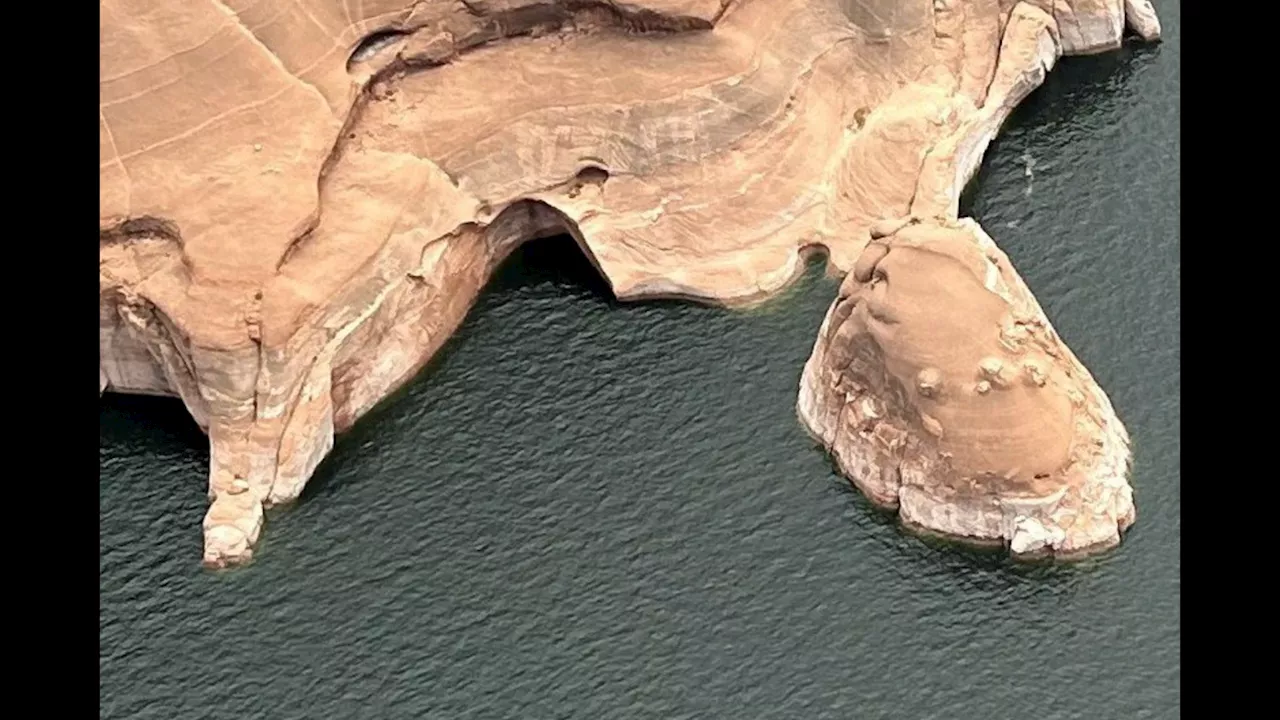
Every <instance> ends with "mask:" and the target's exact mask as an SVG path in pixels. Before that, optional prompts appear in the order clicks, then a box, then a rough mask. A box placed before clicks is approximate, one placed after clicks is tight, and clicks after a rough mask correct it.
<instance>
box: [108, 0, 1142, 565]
mask: <svg viewBox="0 0 1280 720" xmlns="http://www.w3.org/2000/svg"><path fill="white" fill-rule="evenodd" d="M1126 22H1128V23H1129V24H1130V25H1131V26H1133V27H1134V29H1136V30H1137V31H1138V32H1139V33H1141V34H1143V35H1144V36H1146V37H1154V36H1155V35H1157V34H1158V32H1159V26H1158V23H1157V22H1156V20H1155V16H1154V14H1153V13H1151V12H1150V7H1149V5H1148V4H1147V3H1146V2H1144V1H1143V0H1134V1H1132V2H1122V1H1121V0H1115V1H1114V2H1108V1H1107V0H1069V1H1068V0H1056V1H1054V2H1050V0H1034V1H1033V0H1024V1H1022V2H1014V1H1012V0H933V1H929V0H862V1H858V0H737V1H731V0H634V1H630V2H625V3H623V2H606V1H604V0H475V1H473V2H467V3H460V2H456V0H448V1H446V0H425V1H419V2H407V1H406V0H366V1H365V2H362V3H349V2H339V0H297V1H294V2H283V0H281V1H278V2H277V1H275V0H272V1H270V2H246V1H244V0H234V1H229V2H217V3H208V4H199V3H196V4H190V3H172V2H159V1H158V0H103V2H102V3H101V27H100V36H101V51H100V53H101V54H100V60H101V63H100V65H101V69H100V83H99V85H100V94H101V104H100V114H99V120H100V123H99V127H100V142H99V149H100V155H99V162H100V180H101V194H100V235H101V238H100V250H99V258H100V281H99V292H100V298H101V299H100V348H101V354H100V363H99V389H100V391H113V392H125V393H128V392H137V393H155V394H167V395H174V396H177V397H179V398H181V399H182V401H183V402H184V403H185V405H186V406H187V408H188V409H189V410H190V411H191V413H192V415H193V417H195V419H196V420H197V422H198V423H199V424H200V426H201V427H202V428H205V429H206V430H207V432H208V434H209V438H210V445H211V467H210V473H209V493H210V497H211V501H212V505H211V507H210V509H209V512H208V514H207V515H206V517H205V521H204V529H205V562H206V563H207V564H209V565H211V566H218V567H221V566H224V565H227V564H231V563H236V562H242V561H244V560H246V559H248V558H249V557H251V555H252V549H253V546H254V544H255V542H256V541H257V538H258V536H259V534H260V532H261V529H262V525H263V517H264V516H263V512H262V509H263V507H264V505H270V504H274V503H281V502H288V501H290V500H292V499H294V498H296V497H297V496H298V494H299V493H300V492H301V490H302V488H303V487H304V485H305V483H306V481H307V480H308V478H309V477H310V476H311V473H312V472H313V470H314V469H315V467H316V465H317V464H318V463H319V462H320V460H321V459H323V458H324V456H325V455H326V454H327V453H328V452H329V450H330V448H331V447H332V445H333V435H334V433H335V432H341V431H343V430H344V429H346V428H348V427H349V426H350V425H351V424H352V423H353V422H355V421H356V420H357V419H358V418H359V417H360V416H361V415H363V414H364V413H365V412H367V411H368V410H369V409H370V408H371V407H372V406H373V405H374V404H375V403H377V402H378V401H379V400H380V399H382V398H384V397H386V395H387V394H388V393H390V392H392V391H394V390H395V389H396V388H397V387H399V386H400V385H401V384H403V383H404V382H405V381H407V380H408V379H409V378H410V377H412V376H413V375H414V374H415V373H416V372H417V370H418V369H419V368H421V367H422V366H423V365H424V364H425V363H426V362H427V360H429V359H430V357H431V356H432V355H433V354H434V353H435V352H436V351H437V350H438V349H439V348H440V346H441V345H442V344H443V342H444V341H445V340H446V339H447V338H448V336H449V335H450V334H451V333H452V332H453V331H454V329H455V328H456V327H457V325H458V324H459V323H460V322H461V319H462V317H463V316H464V314H465V313H466V311H467V309H468V308H469V307H470V306H471V303H472V302H473V300H474V299H475V297H476V295H477V294H478V292H479V291H480V288H481V287H482V286H483V285H484V283H485V282H486V280H487V278H488V277H489V275H490V273H491V272H492V271H493V269H494V268H495V267H496V265H497V264H498V263H499V262H501V260H502V259H503V258H504V257H505V256H506V255H507V254H508V253H509V252H510V251H511V250H512V249H513V248H515V247H517V246H518V245H519V244H520V243H521V242H524V241H527V240H529V239H531V238H536V237H541V236H544V235H549V234H556V233H561V232H567V233H570V234H572V235H573V236H574V237H575V238H576V239H577V241H578V242H579V244H580V246H581V247H582V249H583V252H584V253H585V254H586V255H587V256H588V257H589V258H590V259H591V261H592V262H593V263H594V264H595V265H596V267H597V268H598V269H599V270H600V272H601V273H602V275H603V276H604V277H605V278H606V279H607V280H608V281H609V283H610V285H611V286H612V288H613V290H614V292H615V294H617V295H618V296H619V297H620V298H623V299H628V300H638V299H644V298H653V297H681V298H688V299H692V300H696V301H700V302H707V303H715V304H721V305H730V306H738V305H744V304H749V303H755V302H759V301H762V300H764V299H766V298H768V297H769V296H770V295H772V294H774V293H776V292H777V291H779V290H780V289H782V288H783V287H785V286H786V285H787V284H788V283H789V282H790V281H791V280H792V279H793V278H794V277H796V276H797V274H798V273H799V272H800V270H801V268H802V267H803V259H804V257H805V255H806V254H807V253H809V252H810V251H813V250H821V251H824V252H825V253H826V255H827V257H828V258H829V261H830V268H831V270H832V272H834V273H840V274H842V273H846V272H848V271H849V270H851V269H852V268H853V267H854V265H855V262H856V261H857V260H858V258H859V257H861V256H862V254H863V250H864V248H865V247H866V245H867V243H868V240H869V237H870V231H871V228H872V226H873V225H874V224H875V223H876V222H877V221H879V220H880V219H882V218H886V217H901V216H905V215H907V214H909V213H911V214H915V215H917V216H920V217H930V218H942V219H943V220H955V219H956V214H957V212H958V210H957V208H958V197H959V193H960V190H961V188H962V187H963V185H964V183H965V182H967V180H968V178H969V177H970V176H971V175H972V173H973V172H974V170H975V169H976V168H977V166H978V163H979V162H980V159H981V157H982V153H983V152H984V150H985V148H986V146H987V144H988V143H989V142H990V140H991V139H992V137H994V135H995V132H996V131H997V129H998V128H999V126H1000V123H1001V122H1002V121H1003V120H1004V118H1005V117H1006V116H1007V115H1008V112H1009V111H1010V110H1011V109H1012V107H1013V106H1014V105H1015V104H1016V103H1017V102H1018V101H1019V100H1021V99H1022V98H1023V97H1025V95H1026V94H1027V93H1028V92H1030V90H1031V89H1033V88H1034V87H1036V86H1037V85H1038V84H1039V83H1040V82H1041V81H1042V80H1043V78H1044V75H1045V73H1046V72H1047V71H1048V70H1049V69H1050V68H1051V67H1052V66H1053V64H1054V62H1055V61H1056V59H1057V58H1058V56H1059V55H1061V54H1063V53H1064V52H1095V51H1099V50H1104V49H1107V48H1110V47H1114V46H1116V45H1118V43H1119V42H1120V33H1121V30H1122V28H1123V27H1124V26H1125V23H1126ZM890 262H891V263H892V262H896V259H895V260H891V261H890ZM940 272H941V271H940ZM1027 402H1032V401H1031V400H1028V401H1027ZM1032 404H1033V405H1034V403H1032ZM1037 407H1038V406H1037ZM939 412H940V415H939V417H938V418H937V420H938V422H946V417H947V416H946V413H945V412H941V411H939ZM1044 412H1046V413H1048V414H1047V415H1046V417H1050V416H1052V417H1057V415H1053V412H1056V411H1050V410H1046V411H1044ZM1017 447H1022V446H1021V445H1018V446H1010V448H1008V449H1006V450H1002V451H1001V452H1005V453H1008V454H1016V452H1017ZM1035 453H1037V455H1036V461H1037V462H1038V463H1043V462H1048V460H1047V459H1045V458H1041V457H1040V456H1041V455H1045V457H1046V458H1047V457H1048V454H1050V453H1051V450H1050V449H1045V448H1039V447H1037V448H1035ZM1027 466H1028V467H1030V464H1028V465H1027Z"/></svg>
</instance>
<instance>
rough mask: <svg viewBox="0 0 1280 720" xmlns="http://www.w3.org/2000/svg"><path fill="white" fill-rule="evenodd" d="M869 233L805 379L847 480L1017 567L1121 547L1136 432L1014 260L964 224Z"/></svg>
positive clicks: (915, 522)
mask: <svg viewBox="0 0 1280 720" xmlns="http://www.w3.org/2000/svg"><path fill="white" fill-rule="evenodd" d="M895 225H897V226H898V227H895ZM872 234H873V239H872V241H871V243H870V244H869V245H867V247H866V249H865V250H864V251H863V252H862V255H861V256H860V257H859V258H858V261H857V263H856V264H855V265H854V269H853V271H852V272H851V273H850V274H849V275H848V276H846V277H845V280H844V283H843V285H842V287H841V290H840V298H839V299H838V300H837V301H836V303H835V304H834V305H833V306H832V308H831V310H830V311H829V313H828V315H827V319H826V321H825V322H824V323H823V327H822V330H821V332H820V333H819V336H818V341H817V343H816V346H815V348H814V352H813V355H812V356H811V358H810V360H809V362H808V364H807V366H806V367H805V372H804V375H803V380H802V383H801V399H800V405H799V407H800V415H801V418H802V419H803V421H804V422H805V424H806V425H807V426H808V427H809V429H810V430H811V431H812V432H813V433H814V434H815V435H817V436H818V437H819V438H821V440H822V442H823V443H824V445H826V446H827V447H828V448H829V449H830V450H831V452H832V453H833V455H834V456H835V458H836V461H837V463H838V465H839V466H840V468H841V470H842V471H843V472H844V473H845V474H846V475H848V476H849V478H850V479H851V480H852V481H853V482H854V484H855V485H857V486H858V487H859V488H860V489H862V490H863V492H864V493H865V494H866V495H867V497H869V498H870V499H871V500H872V501H874V502H875V503H876V504H878V505H881V506H883V507H886V508H895V509H897V510H898V512H899V514H900V515H901V517H902V520H903V522H904V523H906V524H907V525H908V526H910V527H912V528H914V529H918V530H921V531H924V532H930V533H935V534H939V535H943V536H947V537H952V538H956V539H962V540H966V541H971V542H975V543H994V544H1007V545H1009V547H1010V549H1011V550H1012V552H1013V553H1014V554H1015V555H1037V554H1050V553H1051V554H1056V555H1060V556H1072V555H1079V554H1083V553H1085V552H1089V551H1092V550H1098V549H1104V548H1108V547H1111V546H1113V545H1115V544H1116V543H1118V542H1119V539H1120V533H1121V532H1122V531H1123V530H1124V529H1126V528H1127V527H1128V526H1129V525H1130V524H1132V523H1133V520H1134V506H1133V491H1132V489H1131V488H1130V486H1129V483H1128V480H1127V474H1128V466H1129V458H1130V453H1129V440H1128V435H1127V434H1126V432H1125V429H1124V426H1123V425H1122V424H1121V423H1120V421H1119V419H1117V417H1116V415H1115V412H1114V410H1113V409H1112V407H1111V403H1110V401H1109V400H1108V399H1107V396H1106V394H1105V393H1103V391H1102V390H1101V388H1099V387H1098V385H1097V383H1095V382H1094V380H1093V378H1092V377H1091V376H1090V375H1089V373H1088V371H1087V370H1085V368H1084V367H1083V366H1082V365H1081V364H1080V362H1079V361H1078V360H1077V359H1076V358H1075V356H1074V355H1073V354H1072V353H1071V351H1070V349H1068V348H1067V347H1066V346H1065V345H1064V344H1063V343H1062V341H1061V339H1060V338H1059V337H1058V335H1057V334H1056V333H1055V332H1054V331H1053V328H1052V326H1051V325H1050V324H1049V321H1048V319H1047V318H1045V316H1044V312H1043V311H1042V310H1041V309H1040V306H1039V305H1038V304H1037V303H1036V301H1035V300H1034V299H1033V298H1032V296H1031V294H1030V292H1029V291H1028V290H1027V288H1026V286H1025V285H1024V284H1023V283H1022V280H1021V279H1020V278H1019V277H1018V275H1017V273H1016V272H1015V271H1014V270H1013V268H1012V266H1011V265H1010V264H1009V259H1008V257H1006V256H1005V255H1004V253H1002V252H1001V251H1000V250H999V249H998V248H996V246H995V243H993V242H992V241H991V239H990V238H988V237H987V236H986V234H985V233H983V232H982V230H981V229H980V228H979V227H978V226H977V225H976V224H975V223H973V222H972V221H969V220H964V221H960V222H956V223H942V224H939V223H936V222H918V221H915V220H909V221H906V222H905V224H904V223H895V224H893V225H888V226H881V227H877V228H875V229H873V233H872Z"/></svg>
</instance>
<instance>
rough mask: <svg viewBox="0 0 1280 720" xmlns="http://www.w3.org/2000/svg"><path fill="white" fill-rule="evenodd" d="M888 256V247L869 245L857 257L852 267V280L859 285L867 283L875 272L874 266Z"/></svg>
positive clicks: (879, 244) (882, 244) (876, 244)
mask: <svg viewBox="0 0 1280 720" xmlns="http://www.w3.org/2000/svg"><path fill="white" fill-rule="evenodd" d="M888 254H889V246H888V245H885V244H884V243H871V244H870V245H868V246H867V247H866V249H864V250H863V251H862V254H861V255H859V256H858V261H857V262H856V263H854V265H853V278H854V279H855V280H857V281H858V282H860V283H864V282H867V281H869V280H870V279H871V276H872V274H873V273H874V272H875V269H876V265H877V264H878V263H879V262H880V261H881V260H883V259H884V256H885V255H888Z"/></svg>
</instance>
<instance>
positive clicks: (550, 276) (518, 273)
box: [484, 235, 621, 305]
mask: <svg viewBox="0 0 1280 720" xmlns="http://www.w3.org/2000/svg"><path fill="white" fill-rule="evenodd" d="M533 285H553V286H555V287H556V288H558V289H560V290H563V291H565V292H567V293H570V294H572V295H578V296H583V297H590V298H592V299H594V300H596V301H598V302H602V303H606V304H608V305H619V304H621V303H619V302H618V301H617V300H616V299H615V298H614V296H613V289H612V288H610V287H609V282H608V281H607V280H605V279H604V277H603V276H602V275H601V274H600V272H599V271H598V270H596V268H595V266H594V265H592V264H591V261H590V260H588V259H587V255H586V253H584V252H583V251H582V248H580V247H578V243H577V242H576V241H574V239H573V238H572V237H570V236H568V235H556V236H553V237H549V238H542V239H540V240H531V241H529V242H527V243H525V244H523V245H521V246H520V247H519V248H517V249H516V250H515V252H513V253H511V255H510V256H509V257H507V259H506V260H505V261H504V262H503V263H502V265H500V266H499V267H498V269H497V271H495V272H494V274H493V277H492V278H491V279H490V280H489V285H488V287H487V288H486V289H485V291H484V292H485V294H486V295H488V294H490V293H496V292H503V291H509V290H514V289H517V288H522V287H528V286H533Z"/></svg>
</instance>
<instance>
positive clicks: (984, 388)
mask: <svg viewBox="0 0 1280 720" xmlns="http://www.w3.org/2000/svg"><path fill="white" fill-rule="evenodd" d="M973 390H974V392H976V393H978V394H979V395H986V394H987V393H989V392H991V383H989V382H987V381H986V380H982V381H980V382H979V383H978V384H977V385H975V386H974V387H973Z"/></svg>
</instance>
